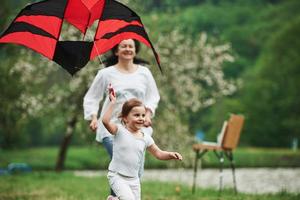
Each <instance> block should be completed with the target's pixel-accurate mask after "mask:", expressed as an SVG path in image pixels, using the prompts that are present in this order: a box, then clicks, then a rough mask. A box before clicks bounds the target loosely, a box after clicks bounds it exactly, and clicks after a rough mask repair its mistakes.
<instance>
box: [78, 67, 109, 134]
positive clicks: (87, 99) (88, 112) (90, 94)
mask: <svg viewBox="0 0 300 200" xmlns="http://www.w3.org/2000/svg"><path fill="white" fill-rule="evenodd" d="M106 87H107V84H106V79H105V75H104V71H103V70H100V71H99V72H98V73H97V75H96V77H95V78H94V80H93V82H92V84H91V86H90V88H89V90H88V91H87V93H86V94H85V96H84V98H83V110H84V119H85V120H92V122H93V121H94V124H96V122H97V113H98V110H99V102H100V101H101V100H102V99H103V96H104V93H105V90H106ZM92 122H91V123H92ZM91 125H92V124H90V126H91ZM93 127H94V125H93ZM91 128H92V127H91ZM96 128H97V127H96Z"/></svg>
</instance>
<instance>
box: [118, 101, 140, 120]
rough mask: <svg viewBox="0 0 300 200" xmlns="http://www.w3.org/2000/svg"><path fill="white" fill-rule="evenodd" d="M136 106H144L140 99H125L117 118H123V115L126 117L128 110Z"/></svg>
mask: <svg viewBox="0 0 300 200" xmlns="http://www.w3.org/2000/svg"><path fill="white" fill-rule="evenodd" d="M137 106H144V104H143V103H142V102H141V101H140V100H138V99H137V98H132V99H129V100H128V101H126V102H125V103H124V104H123V107H122V111H121V114H120V115H119V118H121V119H123V118H124V117H127V116H128V114H129V113H130V111H131V110H132V109H133V108H134V107H137ZM122 121H123V120H122Z"/></svg>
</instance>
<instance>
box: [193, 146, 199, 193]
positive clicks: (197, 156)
mask: <svg viewBox="0 0 300 200" xmlns="http://www.w3.org/2000/svg"><path fill="white" fill-rule="evenodd" d="M198 159H199V151H196V156H195V163H194V180H193V188H192V193H193V194H194V193H195V190H196V178H197V170H198Z"/></svg>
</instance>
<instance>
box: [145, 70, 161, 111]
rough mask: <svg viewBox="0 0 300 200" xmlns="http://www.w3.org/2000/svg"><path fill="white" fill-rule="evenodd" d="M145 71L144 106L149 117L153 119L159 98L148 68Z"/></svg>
mask: <svg viewBox="0 0 300 200" xmlns="http://www.w3.org/2000/svg"><path fill="white" fill-rule="evenodd" d="M146 70H147V72H146V75H147V78H146V81H147V90H146V96H145V102H144V104H145V106H146V108H147V110H148V112H149V113H148V114H149V116H150V117H153V115H154V114H155V109H156V108H157V105H158V102H159V100H160V96H159V92H158V89H157V86H156V82H155V80H154V78H153V76H152V73H151V72H150V70H149V69H148V68H146ZM146 114H147V113H146Z"/></svg>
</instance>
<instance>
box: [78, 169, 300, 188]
mask: <svg viewBox="0 0 300 200" xmlns="http://www.w3.org/2000/svg"><path fill="white" fill-rule="evenodd" d="M74 173H75V175H78V176H106V173H107V171H75V172H74ZM236 179H237V188H238V191H239V192H243V193H253V194H254V193H257V194H262V193H277V192H282V191H286V192H289V193H300V168H277V169H273V168H251V169H250V168H240V169H237V170H236ZM147 180H156V181H161V182H174V183H179V184H187V185H189V186H191V185H192V182H193V170H191V169H167V170H145V172H144V176H143V181H147ZM223 182H224V186H225V187H226V188H230V187H232V186H233V182H232V173H231V170H230V169H225V170H223ZM196 184H197V187H200V188H214V189H218V186H219V171H218V170H217V169H202V170H200V169H199V170H198V176H197V181H196Z"/></svg>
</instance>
